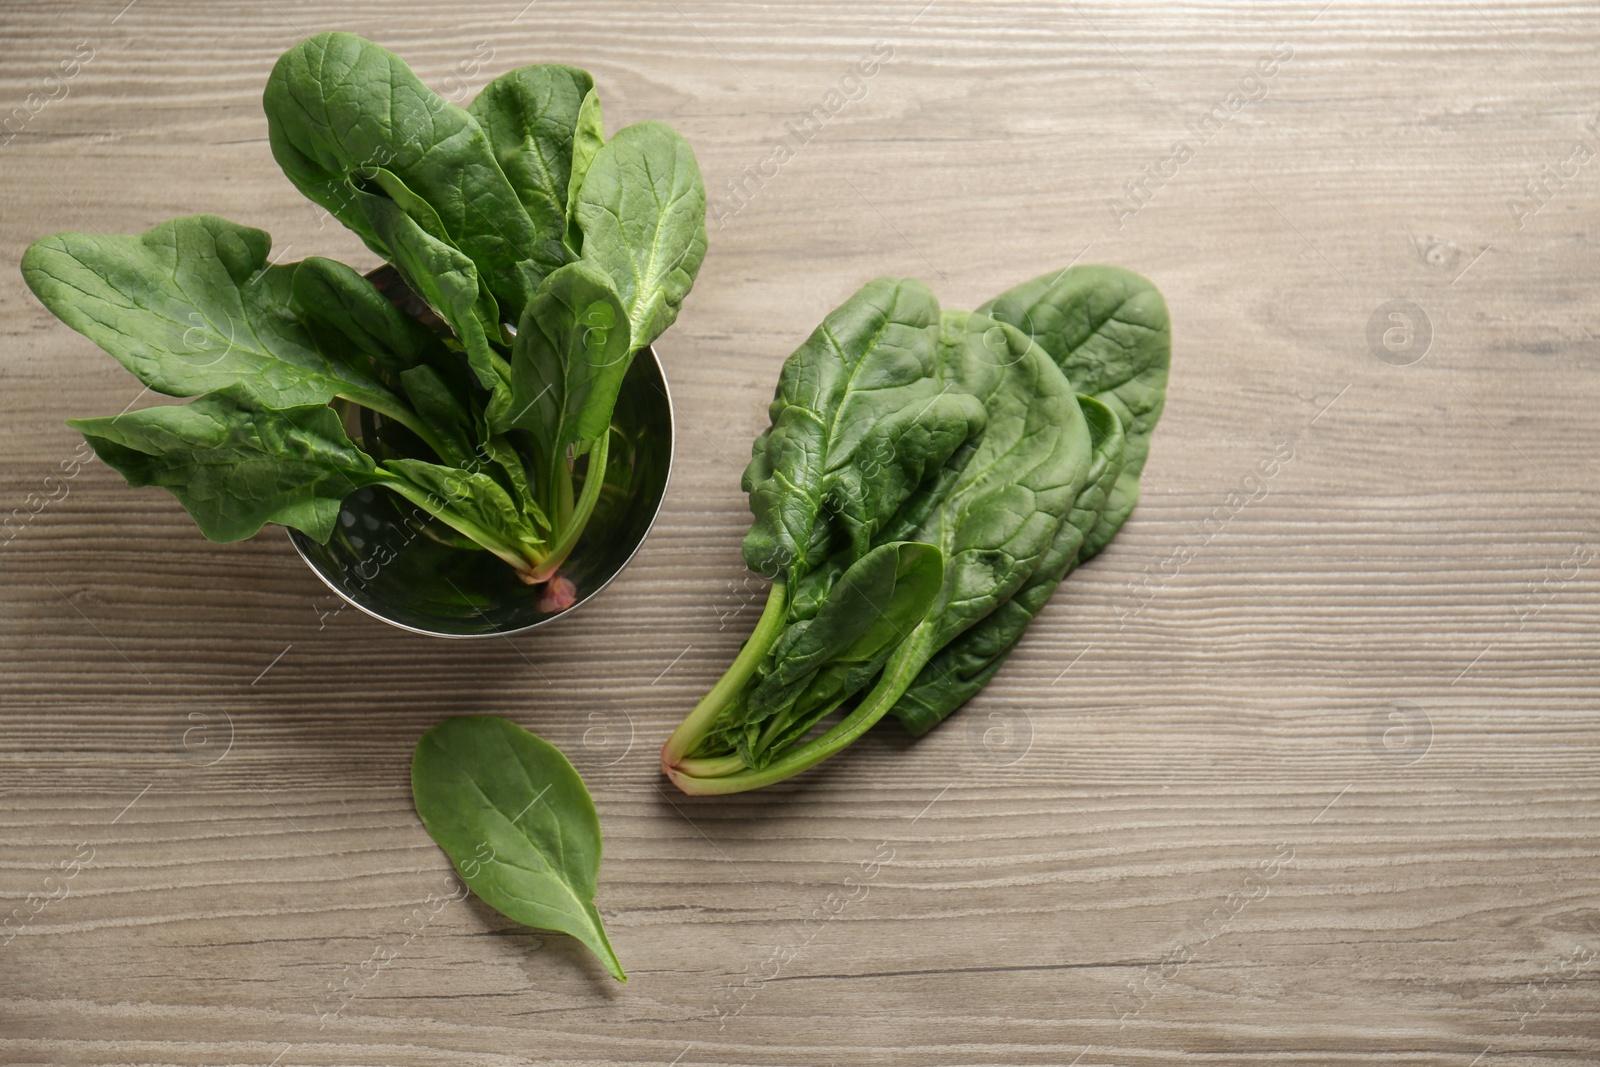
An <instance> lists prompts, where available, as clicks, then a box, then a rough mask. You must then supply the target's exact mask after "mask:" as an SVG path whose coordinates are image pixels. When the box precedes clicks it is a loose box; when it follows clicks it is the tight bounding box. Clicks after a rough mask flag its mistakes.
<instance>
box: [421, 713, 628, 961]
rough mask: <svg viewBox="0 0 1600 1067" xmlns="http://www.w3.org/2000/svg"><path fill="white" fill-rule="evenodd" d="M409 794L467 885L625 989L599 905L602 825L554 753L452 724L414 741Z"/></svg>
mask: <svg viewBox="0 0 1600 1067" xmlns="http://www.w3.org/2000/svg"><path fill="white" fill-rule="evenodd" d="M411 795H412V798H413V800H414V801H415V803H416V806H417V814H418V815H419V816H421V818H422V825H423V826H424V827H426V828H427V831H428V833H429V835H430V836H432V838H433V839H434V841H436V842H437V843H438V845H439V847H440V848H442V849H444V851H445V855H447V856H449V857H450V861H451V862H452V863H453V864H454V865H455V868H456V871H457V872H458V873H459V874H460V875H461V877H462V879H463V880H464V881H465V882H466V883H467V885H468V886H470V887H471V888H472V891H473V892H474V893H476V894H478V896H479V898H480V899H482V900H483V902H484V903H486V904H488V905H489V906H490V907H492V908H494V909H495V910H496V911H498V912H500V913H501V914H503V915H505V916H507V917H508V918H510V919H513V920H515V921H517V922H519V923H522V924H523V925H524V926H532V927H536V928H537V929H541V930H555V931H559V932H561V933H565V934H570V935H572V936H573V937H576V938H577V939H578V940H579V941H581V942H583V943H584V944H585V945H586V946H588V948H589V950H590V951H591V952H593V953H594V954H595V955H596V956H598V957H599V958H600V960H601V962H602V963H604V964H605V966H606V969H607V970H608V971H610V972H611V975H612V977H614V978H616V979H617V980H618V981H622V982H625V981H627V980H628V979H627V975H625V974H624V973H623V970H622V964H621V963H619V962H618V960H617V954H616V953H615V952H614V951H613V950H612V948H611V942H610V941H609V940H608V939H607V937H606V932H605V925H604V923H603V922H602V921H601V919H600V912H599V911H598V910H597V909H596V908H595V906H594V894H595V881H596V878H597V876H598V875H599V872H600V820H599V817H598V816H597V815H596V813H595V810H594V801H593V800H591V799H590V797H589V791H588V790H587V789H585V788H584V785H583V779H581V778H580V777H578V772H577V771H575V770H573V769H572V764H570V763H568V762H567V759H566V757H565V756H563V755H562V754H561V752H560V751H559V750H558V749H556V748H555V747H554V746H553V745H550V744H548V743H547V742H545V741H543V740H541V739H540V738H538V737H535V736H534V735H533V734H531V733H529V732H528V731H527V730H524V729H523V728H522V727H520V726H517V725H516V724H515V723H511V722H507V721H506V720H505V719H499V718H493V717H491V716H486V715H474V716H467V717H462V718H455V719H446V720H445V721H444V722H441V723H440V724H439V725H437V726H435V727H434V728H433V729H431V730H429V731H428V732H427V733H425V734H423V735H422V739H421V740H420V741H418V742H417V748H416V752H415V754H414V755H413V756H412V760H411Z"/></svg>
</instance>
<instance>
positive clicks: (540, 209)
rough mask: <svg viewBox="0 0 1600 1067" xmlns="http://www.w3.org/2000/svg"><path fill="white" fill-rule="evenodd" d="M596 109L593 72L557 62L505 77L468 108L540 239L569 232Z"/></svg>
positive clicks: (588, 150) (506, 74)
mask: <svg viewBox="0 0 1600 1067" xmlns="http://www.w3.org/2000/svg"><path fill="white" fill-rule="evenodd" d="M589 100H596V103H595V105H594V113H593V115H592V118H591V116H589V115H585V114H584V111H583V109H584V105H585V104H586V103H587V102H588V101H589ZM598 107H599V104H598V100H597V98H596V97H595V96H594V79H593V78H592V77H590V76H589V72H588V71H585V70H579V69H577V68H576V67H564V66H560V65H557V64H553V63H552V64H546V65H543V66H531V67H519V68H517V69H516V70H513V71H509V72H508V73H505V74H502V75H501V76H500V77H498V78H496V79H495V80H494V81H492V82H490V83H489V84H488V85H486V86H484V87H483V91H482V92H480V93H479V94H478V95H477V98H476V99H474V100H473V101H472V103H471V104H469V105H468V106H467V111H468V112H469V113H470V114H471V115H472V117H473V118H474V119H476V120H477V122H478V125H479V126H481V127H482V128H483V132H484V133H486V134H487V135H488V136H489V143H490V145H491V146H493V148H494V156H495V159H496V161H498V162H499V164H500V169H501V170H503V171H504V172H505V175H506V178H507V179H508V180H509V181H510V182H511V185H512V187H513V188H515V189H516V191H517V196H518V197H519V198H521V200H522V207H523V209H524V210H525V211H527V213H528V217H529V218H530V219H531V220H533V224H534V227H535V228H536V229H537V230H538V231H539V232H540V233H542V234H551V233H555V234H565V233H566V232H567V205H568V203H569V202H570V199H571V197H572V194H574V193H576V191H577V189H578V187H579V186H580V185H582V184H583V176H582V174H581V173H579V172H578V171H577V170H576V164H577V163H578V162H579V160H578V149H579V147H580V146H581V148H582V151H583V152H584V153H586V154H587V155H586V157H585V158H584V160H583V162H584V163H585V164H587V162H588V159H589V158H592V156H593V148H592V147H591V145H590V137H591V136H592V134H593V128H592V127H590V126H587V125H586V123H588V122H591V121H592V122H595V123H598V120H599V115H598ZM593 147H598V146H593ZM546 273H547V274H548V273H549V272H546Z"/></svg>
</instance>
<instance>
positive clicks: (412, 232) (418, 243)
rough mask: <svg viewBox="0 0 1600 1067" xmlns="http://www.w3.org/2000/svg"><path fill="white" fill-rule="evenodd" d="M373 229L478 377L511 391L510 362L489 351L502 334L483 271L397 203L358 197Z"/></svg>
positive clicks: (486, 384) (486, 385) (489, 386)
mask: <svg viewBox="0 0 1600 1067" xmlns="http://www.w3.org/2000/svg"><path fill="white" fill-rule="evenodd" d="M356 196H357V198H358V200H359V202H360V203H361V206H362V208H363V210H364V211H365V213H366V216H367V218H368V219H370V220H371V221H372V224H373V228H374V229H375V230H376V231H377V232H378V233H380V234H382V235H383V237H384V240H385V241H386V242H387V244H388V246H389V249H390V254H391V255H392V256H393V261H394V265H395V267H396V268H397V269H398V270H399V271H400V274H401V276H403V277H404V278H405V280H406V284H408V285H410V286H411V288H412V290H413V291H414V292H415V293H416V294H417V295H418V296H420V297H422V299H424V300H426V301H427V302H428V305H429V306H430V307H432V308H433V310H434V311H436V312H438V313H439V317H440V318H442V319H444V321H445V322H447V323H449V325H450V328H451V329H452V330H454V331H455V334H456V336H457V337H458V338H459V339H460V340H461V344H462V347H464V348H465V349H466V350H467V362H468V363H470V364H471V366H472V373H473V374H474V375H476V376H477V379H478V382H479V384H480V385H482V386H483V387H484V388H485V389H490V390H495V389H505V388H508V387H507V386H506V385H505V383H504V370H503V363H504V361H503V360H501V359H500V357H499V356H498V355H497V354H496V353H495V351H494V350H493V349H492V348H491V347H490V345H489V337H490V334H489V333H488V331H489V330H491V329H493V330H498V327H497V326H496V320H497V319H498V317H499V316H498V312H497V311H496V310H495V307H494V298H493V297H491V296H490V295H489V294H488V292H487V290H485V289H483V288H482V287H481V286H480V285H479V279H478V269H477V267H476V266H475V265H474V264H473V262H472V260H470V259H468V258H467V257H466V256H465V255H463V254H462V253H461V252H460V251H459V250H457V249H456V248H454V247H453V246H451V245H449V244H447V243H446V242H444V241H441V240H439V239H438V238H437V237H435V236H433V235H432V234H430V233H428V232H427V230H425V229H423V227H422V226H420V225H418V223H417V221H416V220H415V219H414V218H412V217H411V216H410V215H407V214H406V213H405V212H404V211H401V210H400V209H399V208H398V207H397V206H396V205H395V203H394V201H393V200H389V199H387V198H385V197H380V196H369V195H367V194H366V193H358V194H356Z"/></svg>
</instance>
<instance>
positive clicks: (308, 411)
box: [67, 387, 378, 542]
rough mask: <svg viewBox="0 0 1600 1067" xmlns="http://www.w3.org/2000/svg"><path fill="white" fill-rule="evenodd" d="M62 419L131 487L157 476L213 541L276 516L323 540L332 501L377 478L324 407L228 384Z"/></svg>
mask: <svg viewBox="0 0 1600 1067" xmlns="http://www.w3.org/2000/svg"><path fill="white" fill-rule="evenodd" d="M67 425H68V426H71V427H72V428H73V429H75V430H77V431H79V432H80V433H82V434H83V436H84V438H85V439H86V440H87V441H88V442H89V444H90V446H91V447H93V448H94V450H95V454H96V455H98V456H99V457H100V458H101V459H102V460H104V461H105V463H106V465H107V466H109V467H111V468H113V469H114V470H116V471H117V472H118V473H120V474H121V475H122V476H123V477H124V478H126V479H127V480H128V484H129V485H130V486H133V487H135V488H137V487H140V486H146V485H158V486H160V487H161V488H163V489H165V490H167V491H168V492H170V493H171V494H172V495H173V496H175V497H177V498H178V502H179V503H181V504H182V505H183V506H184V509H185V510H187V511H188V512H189V514H190V515H191V516H192V517H193V518H194V521H195V525H197V526H199V527H200V532H201V533H203V534H205V536H206V537H208V538H210V539H211V540H213V541H238V540H242V539H243V538H246V537H251V536H254V535H255V534H256V533H257V532H258V531H259V530H260V529H261V527H262V526H264V525H265V524H267V523H269V522H276V523H282V524H283V525H284V526H292V527H294V528H295V529H297V530H303V531H305V532H306V533H308V534H310V535H311V536H312V537H314V538H316V539H317V540H318V541H321V542H325V541H327V540H328V537H329V535H330V534H332V533H333V526H334V522H335V521H336V520H337V519H338V516H339V503H340V501H342V500H343V499H344V498H345V497H346V496H348V495H349V494H350V493H352V492H354V491H355V490H356V489H358V488H360V487H361V486H363V485H368V484H371V483H372V482H375V481H377V480H378V478H377V476H376V475H375V474H374V469H373V463H372V460H371V459H370V458H369V457H368V456H367V455H366V453H364V452H362V451H361V450H360V449H359V448H357V447H356V446H355V445H354V444H352V443H351V442H350V439H349V438H348V437H347V436H345V432H344V428H343V427H342V426H340V425H339V417H338V415H336V414H335V413H334V412H333V410H332V409H331V408H328V407H326V406H323V405H317V404H310V405H303V406H298V407H290V408H271V407H268V406H266V405H264V404H262V403H261V402H260V400H259V399H258V398H256V397H254V396H252V395H251V394H250V393H249V392H248V391H247V390H244V389H241V388H237V387H234V388H229V389H226V390H223V391H220V392H216V393H211V394H209V395H207V396H202V397H200V398H199V399H198V400H194V401H192V402H190V403H188V404H180V405H173V406H170V407H156V408H145V409H144V410H142V411H131V412H127V413H126V414H122V415H115V416H112V417H111V418H102V419H72V420H69V421H68V423H67Z"/></svg>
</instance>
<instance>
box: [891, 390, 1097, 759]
mask: <svg viewBox="0 0 1600 1067" xmlns="http://www.w3.org/2000/svg"><path fill="white" fill-rule="evenodd" d="M1078 405H1079V407H1080V408H1081V409H1082V411H1083V414H1084V418H1085V421H1086V423H1087V425H1088V427H1089V438H1090V446H1091V448H1092V449H1093V454H1092V456H1091V458H1090V462H1089V472H1088V475H1087V476H1086V478H1085V480H1084V485H1083V488H1082V489H1081V490H1080V491H1079V493H1078V496H1077V499H1075V500H1074V501H1073V503H1072V508H1071V510H1070V511H1069V512H1068V513H1067V521H1066V522H1064V523H1062V524H1061V528H1060V530H1058V531H1057V532H1056V538H1055V541H1054V542H1053V543H1052V544H1051V547H1050V550H1049V552H1047V553H1046V554H1045V555H1044V556H1042V557H1041V558H1040V561H1039V564H1038V566H1037V567H1036V568H1035V569H1034V572H1033V574H1032V575H1031V576H1029V578H1028V579H1027V580H1026V581H1025V582H1023V584H1022V587H1021V588H1019V589H1018V590H1017V592H1016V594H1015V595H1014V596H1012V597H1011V599H1009V600H1007V601H1006V602H1005V603H1004V604H1002V605H1000V606H999V607H998V608H996V609H995V611H994V612H992V613H991V614H989V615H987V616H985V617H984V618H983V619H981V620H979V621H978V623H977V624H975V625H974V626H972V627H971V628H970V629H968V630H965V631H963V632H962V633H961V634H959V635H957V636H956V637H955V638H954V639H953V640H951V641H950V642H949V643H948V644H946V645H945V646H944V647H943V648H941V649H940V650H939V651H938V653H937V654H935V655H934V657H933V658H932V659H930V660H929V661H928V663H927V666H925V667H923V668H922V670H921V671H920V672H919V673H918V674H917V678H916V681H914V682H913V683H912V684H911V686H910V687H909V688H908V689H907V690H906V691H905V693H904V695H902V696H901V697H900V699H899V700H898V701H896V702H895V705H894V707H892V708H891V709H889V710H890V714H892V715H893V716H895V718H897V719H899V720H900V722H901V723H902V724H903V725H904V726H905V727H906V729H908V730H910V731H911V733H912V734H914V735H921V734H924V733H927V732H928V731H929V730H931V729H933V727H934V726H936V725H938V723H939V722H941V721H942V720H943V719H945V718H946V717H947V716H949V715H950V713H951V712H953V711H955V710H956V709H957V708H959V707H960V706H961V705H962V704H965V703H966V702H967V701H968V700H969V699H970V698H971V697H973V696H974V695H976V694H977V692H978V690H980V689H982V688H983V687H984V686H985V685H987V684H988V683H989V679H990V678H993V677H994V675H995V673H996V672H997V671H999V669H1000V667H1001V666H1002V665H1003V664H1004V663H1005V661H1006V658H1007V657H1008V656H1009V655H1010V654H1011V650H1012V649H1013V648H1015V647H1016V645H1017V642H1018V641H1020V640H1021V638H1022V634H1023V632H1024V631H1025V630H1026V629H1027V627H1028V624H1029V623H1031V622H1032V621H1033V620H1034V618H1035V617H1036V616H1037V615H1038V614H1039V612H1040V611H1041V610H1043V608H1044V606H1045V604H1046V603H1048V602H1049V600H1050V595H1051V594H1052V593H1053V592H1055V589H1056V587H1057V586H1058V585H1060V584H1061V581H1062V580H1063V579H1064V578H1065V577H1066V576H1067V575H1068V574H1070V573H1071V572H1072V570H1073V568H1074V567H1076V566H1077V565H1078V563H1079V562H1080V561H1081V560H1082V559H1084V558H1086V557H1085V555H1084V552H1085V550H1086V549H1087V543H1086V542H1085V537H1086V536H1087V535H1088V534H1090V533H1091V532H1092V531H1093V530H1094V529H1095V528H1096V526H1097V524H1098V522H1099V519H1100V513H1101V510H1102V508H1103V507H1104V505H1105V502H1106V500H1107V498H1108V496H1109V494H1110V492H1111V490H1112V487H1113V486H1114V485H1115V484H1116V481H1117V477H1118V475H1119V474H1120V473H1121V471H1122V464H1123V458H1124V456H1123V437H1122V426H1121V423H1120V422H1119V421H1118V419H1117V416H1116V413H1115V412H1113V411H1112V410H1111V409H1110V408H1108V407H1106V406H1105V405H1104V404H1102V403H1100V402H1099V401H1098V400H1095V399H1093V398H1092V397H1086V396H1079V397H1078Z"/></svg>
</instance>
